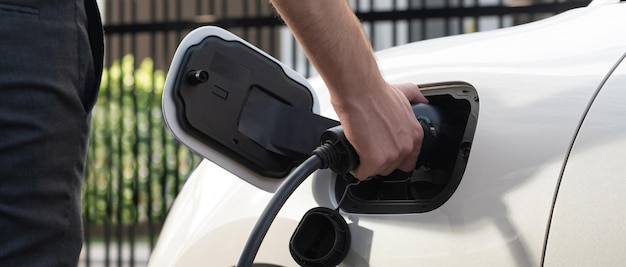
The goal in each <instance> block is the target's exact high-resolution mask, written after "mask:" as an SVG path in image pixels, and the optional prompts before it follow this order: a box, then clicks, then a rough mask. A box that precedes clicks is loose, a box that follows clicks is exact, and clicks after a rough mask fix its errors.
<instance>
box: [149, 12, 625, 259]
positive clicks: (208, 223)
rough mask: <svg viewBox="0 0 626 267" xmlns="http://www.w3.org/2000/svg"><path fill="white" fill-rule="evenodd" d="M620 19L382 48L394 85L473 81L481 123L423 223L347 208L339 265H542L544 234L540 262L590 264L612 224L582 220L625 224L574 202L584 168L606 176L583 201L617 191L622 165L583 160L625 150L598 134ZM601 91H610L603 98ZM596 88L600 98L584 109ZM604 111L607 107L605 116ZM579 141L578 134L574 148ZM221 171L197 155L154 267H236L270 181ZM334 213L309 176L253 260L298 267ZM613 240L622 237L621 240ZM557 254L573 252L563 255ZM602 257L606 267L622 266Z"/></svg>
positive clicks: (575, 16) (573, 15)
mask: <svg viewBox="0 0 626 267" xmlns="http://www.w3.org/2000/svg"><path fill="white" fill-rule="evenodd" d="M625 14H626V5H625V4H606V5H594V6H593V7H587V8H581V9H576V10H572V11H568V12H565V13H564V14H561V15H558V16H555V17H552V18H549V19H545V20H542V21H539V22H535V23H530V24H527V25H522V26H518V27H512V28H508V29H502V30H496V31H491V32H484V33H475V34H468V35H463V36H456V37H446V38H441V39H436V40H430V41H424V42H418V43H414V44H409V45H404V46H400V47H397V48H393V49H389V50H386V51H383V52H380V53H378V54H377V57H378V59H379V65H380V67H381V69H382V71H383V73H384V75H385V78H386V79H388V80H389V81H391V82H397V83H401V82H412V83H417V84H425V83H434V82H443V81H463V82H467V83H469V84H471V85H472V86H474V87H475V88H476V91H477V92H478V95H479V98H480V100H479V101H480V111H479V116H478V125H477V128H476V132H475V136H474V143H473V145H472V151H471V154H470V158H469V162H468V164H467V168H466V171H465V174H464V177H463V180H462V181H461V184H460V185H459V187H458V188H457V190H456V192H455V193H454V195H453V196H452V198H451V199H450V200H448V201H447V202H446V203H445V204H444V205H443V206H441V207H440V208H438V209H436V210H434V211H431V212H427V213H419V214H399V215H364V214H346V213H344V217H345V218H346V219H347V221H348V223H349V224H350V229H351V232H352V236H353V239H352V247H351V250H350V253H349V254H348V257H347V258H346V259H345V260H344V262H343V263H342V265H341V266H450V265H462V266H538V265H542V263H543V257H544V244H545V243H546V236H547V235H548V225H550V226H551V227H550V228H549V230H550V233H549V237H550V239H549V240H548V243H547V244H548V246H547V248H548V249H547V250H545V253H546V255H545V258H546V265H549V266H552V265H557V266H563V265H568V266H569V264H568V263H571V261H570V259H569V258H568V257H571V256H572V255H578V256H579V258H581V259H586V260H591V263H593V259H595V258H594V255H595V254H594V253H600V251H597V250H594V249H589V247H588V246H587V244H590V246H592V244H597V243H598V242H599V241H597V240H596V243H593V242H591V243H586V242H588V241H589V240H587V239H586V238H591V239H594V238H600V237H611V236H614V232H613V231H615V230H616V229H617V226H618V225H615V224H608V223H606V222H605V224H604V225H605V226H607V227H608V228H605V230H606V231H605V232H601V231H594V230H597V229H593V228H590V227H589V225H590V224H595V223H602V222H604V220H603V217H602V216H608V218H611V220H613V221H617V222H620V221H623V219H625V218H626V215H625V214H623V213H614V214H613V213H611V210H612V209H613V206H609V207H604V208H602V209H601V210H598V209H596V208H597V207H602V204H603V203H615V202H619V200H623V198H619V197H617V196H615V195H614V194H610V195H609V194H607V195H604V197H605V198H607V199H602V198H598V199H596V200H595V201H581V200H580V199H578V198H577V196H578V195H579V194H584V193H586V192H587V191H586V190H587V189H588V188H589V187H592V186H594V185H596V184H592V185H590V184H589V183H588V180H585V179H589V176H588V175H583V174H584V173H585V172H581V169H582V170H587V171H594V170H595V171H596V172H594V173H593V174H589V175H593V176H594V177H607V181H609V182H607V183H606V184H603V185H604V187H602V186H599V187H598V188H596V189H595V190H593V191H592V192H590V194H592V195H593V196H602V192H603V191H602V189H603V188H604V189H606V190H609V189H612V188H614V187H619V186H621V187H624V184H623V183H617V184H616V183H611V182H610V181H616V180H618V178H619V174H621V173H624V172H623V171H621V172H619V170H623V168H624V167H623V165H624V164H621V166H620V164H618V163H616V161H602V163H603V164H608V167H606V168H602V167H598V166H597V165H594V164H593V163H592V159H593V158H596V157H610V158H613V159H615V158H622V159H623V158H624V152H623V151H624V150H623V149H622V150H621V151H620V150H612V147H613V145H614V144H620V145H621V147H624V128H623V127H624V126H623V124H621V125H620V124H616V125H609V126H610V127H607V128H608V130H607V131H604V132H603V131H602V129H604V128H603V124H602V122H603V118H612V119H611V121H615V120H619V116H617V117H616V116H615V115H614V116H612V117H605V116H606V115H607V114H608V113H611V111H613V112H618V114H624V108H623V107H619V105H618V103H623V101H621V102H619V101H618V102H615V99H624V96H625V92H624V90H623V88H624V86H623V84H624V79H623V76H624V73H623V72H624V71H623V69H624V67H621V68H618V69H617V71H616V74H617V75H618V76H617V78H613V79H609V80H608V81H607V83H606V85H605V84H604V81H605V80H606V79H607V77H608V75H609V74H611V73H612V70H613V69H614V68H615V66H616V65H617V64H618V63H619V62H620V60H621V58H622V56H623V55H624V54H625V53H626V31H623V30H621V29H619V28H620V27H617V25H626V16H625ZM622 66H623V65H622ZM310 83H311V84H312V86H313V88H314V89H315V92H316V94H317V97H318V99H319V106H320V111H321V114H322V115H324V116H327V117H330V118H335V119H336V114H335V113H334V111H333V110H332V107H331V106H330V101H329V96H328V92H327V91H326V89H325V87H324V84H323V82H322V81H321V79H319V78H313V79H311V80H310ZM603 85H604V86H605V87H604V88H606V89H607V93H606V94H609V95H611V96H604V91H603V90H600V91H599V89H600V88H603V87H602V86H603ZM609 89H610V90H609ZM598 91H599V92H600V93H599V95H598V96H599V97H598V98H597V100H596V101H598V103H595V104H594V105H592V106H591V109H590V110H589V113H588V114H587V108H588V106H589V105H590V104H591V101H592V100H594V96H595V95H596V93H597V92H598ZM603 102H609V103H608V104H604V103H603ZM596 106H597V107H598V108H596ZM605 106H608V107H606V108H608V109H609V110H602V107H605ZM622 106H623V105H622ZM611 107H613V109H610V108H611ZM585 115H587V117H585ZM583 118H589V121H585V123H584V124H583V126H587V125H588V124H593V123H594V122H595V123H596V124H597V123H600V126H589V127H583V128H581V131H580V132H578V129H579V126H580V125H581V121H582V120H583ZM622 123H623V122H622ZM577 133H579V135H578V138H579V139H576V142H574V139H575V138H576V136H577V135H576V134H577ZM602 134H604V136H605V137H604V138H603V140H605V141H606V142H600V143H599V144H597V145H596V143H594V138H595V136H596V135H602ZM572 143H574V146H572ZM570 150H571V153H570ZM568 156H570V160H566V159H568ZM565 164H567V165H565ZM613 167H615V168H616V170H618V172H616V173H614V174H613V175H611V173H610V172H611V171H608V170H609V169H612V168H613ZM563 170H564V171H563ZM231 171H232V170H231ZM231 171H228V170H225V169H223V168H222V167H220V166H218V165H216V164H214V163H212V162H210V161H207V160H205V161H203V162H202V163H201V164H200V165H199V166H198V168H197V169H196V170H195V171H194V173H193V174H192V175H191V176H190V177H189V179H188V181H187V183H186V184H185V186H184V188H183V190H182V192H181V193H180V195H179V197H178V198H177V200H176V202H175V204H174V206H173V207H172V209H171V212H170V213H169V216H168V220H167V222H166V225H165V226H164V229H163V231H162V233H161V236H160V239H159V243H158V246H157V248H156V250H155V251H154V253H153V255H152V258H151V260H150V266H232V265H234V263H236V262H237V257H238V256H239V253H240V252H241V248H243V244H244V243H245V240H246V238H247V235H248V233H249V231H250V229H251V228H252V226H253V225H254V222H255V220H256V219H257V217H258V216H259V214H260V213H261V211H262V210H263V208H264V206H265V204H266V203H267V202H268V201H269V199H270V198H271V196H272V195H271V193H269V192H267V191H266V190H261V189H259V187H257V186H255V179H258V183H259V184H267V181H263V179H267V178H262V177H261V178H259V177H246V178H247V179H246V180H247V181H248V182H245V181H243V180H242V179H240V178H239V177H237V176H235V175H234V174H232V172H231ZM239 173H240V174H241V173H245V172H239ZM586 173H588V172H586ZM561 176H563V179H562V180H561ZM596 179H598V178H596ZM622 180H623V179H622ZM585 181H587V183H585ZM559 185H560V187H559ZM559 188H560V189H561V192H559V195H558V197H557V198H556V199H557V202H556V205H555V207H554V209H555V214H554V217H553V221H552V224H549V223H550V219H551V218H552V217H551V214H552V210H553V203H554V201H553V200H554V199H555V193H556V192H557V189H559ZM577 201H578V202H577ZM574 203H576V204H574ZM623 203H624V201H621V203H620V205H622V206H623V205H624V204H623ZM336 205H337V200H336V199H335V197H334V176H333V174H332V173H331V172H330V171H328V170H320V171H318V172H316V173H315V174H314V175H312V177H311V178H310V179H308V180H306V181H305V182H304V183H303V184H302V185H301V186H300V188H299V189H298V190H297V191H296V192H295V193H294V194H293V195H292V197H291V198H290V199H289V200H288V201H287V203H286V204H285V206H284V207H283V209H282V210H281V212H280V213H279V215H278V217H277V218H276V220H275V221H274V224H273V225H272V227H271V229H270V232H268V234H267V235H266V238H265V240H264V243H263V245H262V246H261V250H260V251H259V253H258V256H257V258H256V259H257V260H256V262H259V263H271V264H275V265H279V266H294V265H296V264H295V262H294V261H293V260H292V259H291V257H290V255H289V251H288V248H287V244H288V242H289V238H290V236H291V234H292V233H293V230H294V228H295V226H296V225H297V223H298V221H299V220H300V218H301V216H302V215H303V214H304V213H305V212H306V211H307V210H308V209H310V208H313V207H317V206H326V207H335V206H336ZM579 205H582V206H580V207H586V208H584V210H585V211H586V212H587V213H586V214H589V216H584V218H585V220H584V221H581V220H570V219H569V218H571V216H572V214H575V215H578V216H583V215H584V214H585V213H577V209H578V208H577V207H579ZM618 207H621V206H618ZM622 210H623V208H622ZM594 211H597V213H594ZM609 215H612V216H609ZM574 218H579V217H574ZM581 225H586V226H587V227H585V228H584V229H585V233H587V234H590V235H584V236H582V237H572V234H570V233H571V232H572V231H574V232H576V231H577V230H578V229H580V227H581ZM620 234H621V235H617V236H619V237H623V234H624V233H623V231H622V232H620ZM608 240H612V241H613V242H618V241H619V240H620V239H616V238H608ZM566 245H567V246H570V247H572V248H571V249H567V250H564V249H561V247H563V246H566ZM604 247H607V246H604ZM607 253H608V252H607ZM621 254H623V253H621ZM605 259H607V261H609V262H607V263H615V260H619V259H620V257H618V256H615V257H612V258H611V257H607V258H605ZM621 260H623V259H621ZM622 262H623V261H622Z"/></svg>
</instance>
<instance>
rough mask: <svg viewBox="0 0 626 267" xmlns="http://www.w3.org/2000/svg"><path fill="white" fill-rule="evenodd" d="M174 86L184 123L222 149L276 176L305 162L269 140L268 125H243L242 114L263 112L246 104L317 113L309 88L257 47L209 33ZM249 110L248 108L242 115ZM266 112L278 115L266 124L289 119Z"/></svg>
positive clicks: (196, 135) (186, 58)
mask: <svg viewBox="0 0 626 267" xmlns="http://www.w3.org/2000/svg"><path fill="white" fill-rule="evenodd" d="M174 88H175V89H174V91H173V95H172V98H173V100H174V102H175V103H176V108H177V112H176V114H177V117H178V118H177V120H178V121H179V123H180V127H181V128H182V129H183V130H184V131H185V132H187V133H189V134H190V135H192V136H194V138H197V139H198V140H201V142H202V143H205V144H206V145H207V146H210V147H212V148H213V149H215V150H217V151H219V153H221V154H223V155H226V156H228V157H230V158H232V159H234V160H235V161H237V162H239V163H241V164H243V165H245V166H246V167H248V168H250V169H251V170H253V171H255V172H257V173H259V174H261V175H263V176H265V177H273V178H282V177H285V176H286V175H287V174H288V173H289V171H290V170H291V168H293V167H294V166H296V165H297V164H298V163H299V162H300V161H301V160H302V157H301V156H299V155H296V154H294V153H289V152H293V151H292V150H294V148H292V147H291V146H289V144H287V145H285V144H282V145H283V146H284V147H282V148H281V147H276V145H279V146H280V145H281V144H272V143H271V142H270V141H267V140H269V139H267V138H265V136H272V131H271V130H269V131H268V129H269V128H267V127H266V128H264V130H265V131H264V132H261V133H260V132H259V131H258V127H256V128H255V127H254V125H252V126H251V124H249V122H250V121H249V120H245V121H244V124H243V128H242V129H240V123H241V122H240V119H241V118H242V115H246V114H248V115H249V114H251V113H254V112H256V111H258V110H265V109H258V108H257V109H255V108H254V107H247V108H246V106H247V105H252V104H254V105H256V107H259V106H268V107H278V108H283V109H284V108H287V109H290V110H297V111H298V112H300V113H301V114H307V115H309V114H313V113H312V108H313V101H314V99H313V95H312V93H311V92H310V91H309V89H308V88H307V87H306V86H304V85H303V84H301V83H299V82H297V81H295V80H294V79H292V78H291V77H289V76H288V75H286V74H285V71H284V70H283V69H282V68H281V66H280V65H279V64H278V63H277V62H275V61H273V60H272V59H270V58H268V57H267V56H266V55H262V54H260V53H259V51H256V50H255V49H253V48H251V47H250V46H248V45H246V44H244V43H242V42H239V41H230V40H224V39H222V38H220V37H218V36H209V37H206V38H205V39H203V40H202V41H201V42H199V43H198V44H196V45H194V46H192V47H190V48H189V49H187V51H186V52H185V55H184V58H183V62H182V64H181V67H180V69H179V71H178V74H177V79H176V85H175V86H174ZM252 100H254V101H252ZM250 110H251V111H250ZM245 111H249V112H248V113H245V114H242V112H245ZM268 112H270V113H266V114H271V115H272V116H274V115H276V116H278V117H276V116H275V117H269V118H268V117H267V116H265V118H266V120H265V122H267V120H274V121H281V120H283V121H286V119H283V118H282V117H280V116H282V113H284V112H283V111H278V112H271V110H270V111H268ZM292 113H295V112H292ZM313 115H315V114H313ZM244 119H246V117H244ZM253 133H254V134H253ZM259 133H260V134H259ZM251 135H252V136H251ZM315 140H317V138H316V139H315ZM274 148H275V149H274ZM278 150H280V151H278ZM295 150H296V151H297V148H295ZM311 150H312V149H311Z"/></svg>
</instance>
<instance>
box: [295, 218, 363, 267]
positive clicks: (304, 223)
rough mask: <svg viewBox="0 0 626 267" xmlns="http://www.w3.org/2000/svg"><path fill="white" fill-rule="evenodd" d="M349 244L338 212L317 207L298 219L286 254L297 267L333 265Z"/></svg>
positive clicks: (345, 228) (338, 261)
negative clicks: (289, 255) (288, 254)
mask: <svg viewBox="0 0 626 267" xmlns="http://www.w3.org/2000/svg"><path fill="white" fill-rule="evenodd" d="M350 244H351V236H350V228H348V224H347V223H346V221H345V220H344V219H343V217H342V216H341V215H340V214H339V212H337V211H336V210H333V209H329V208H325V207H317V208H313V209H311V210H309V211H307V213H305V214H304V216H303V217H302V220H301V221H300V223H299V224H298V227H297V228H296V231H295V232H294V233H293V235H292V236H291V240H290V241H289V252H291V257H293V259H294V260H295V261H296V262H297V263H298V264H299V265H300V266H337V265H338V264H339V263H341V261H343V259H345V257H346V255H347V254H348V251H349V250H350Z"/></svg>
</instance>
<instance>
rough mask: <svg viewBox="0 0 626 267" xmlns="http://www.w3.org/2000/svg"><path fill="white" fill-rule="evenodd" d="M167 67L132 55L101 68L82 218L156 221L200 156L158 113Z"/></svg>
mask: <svg viewBox="0 0 626 267" xmlns="http://www.w3.org/2000/svg"><path fill="white" fill-rule="evenodd" d="M164 84H165V73H164V72H163V71H161V70H155V69H154V64H153V61H152V60H151V59H149V58H146V59H144V60H143V61H142V62H141V63H140V64H138V65H137V64H136V63H135V60H134V58H133V56H132V55H127V56H125V57H124V58H122V59H121V60H117V61H115V62H112V64H111V65H110V67H109V68H106V69H105V70H104V71H103V75H102V84H101V87H100V95H99V98H98V102H97V103H96V106H95V107H94V109H93V113H92V133H91V140H90V144H89V153H88V160H87V170H86V173H85V174H86V178H85V182H84V186H83V214H84V218H85V223H91V224H96V225H98V224H131V223H142V222H146V221H160V220H162V219H163V218H164V217H165V214H166V212H167V208H169V206H170V205H171V203H172V201H173V199H174V197H175V196H176V194H177V193H178V190H179V189H180V186H181V185H182V182H183V180H184V179H185V178H186V176H187V174H188V173H189V172H190V171H191V169H192V168H193V167H194V166H195V165H196V163H197V161H198V159H197V158H196V157H195V156H194V155H193V154H192V153H191V152H190V151H189V150H187V149H186V148H185V147H184V146H181V145H179V144H178V143H177V142H176V141H175V140H174V139H173V137H172V136H171V134H170V133H169V132H168V130H167V129H166V127H165V123H164V120H163V117H162V113H161V95H162V92H163V86H164Z"/></svg>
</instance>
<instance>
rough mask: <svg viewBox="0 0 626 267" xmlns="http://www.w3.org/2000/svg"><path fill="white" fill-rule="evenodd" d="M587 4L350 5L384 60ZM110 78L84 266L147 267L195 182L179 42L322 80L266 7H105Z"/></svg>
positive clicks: (99, 109)
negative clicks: (174, 125)
mask: <svg viewBox="0 0 626 267" xmlns="http://www.w3.org/2000/svg"><path fill="white" fill-rule="evenodd" d="M589 2H590V1H588V0H568V1H565V0H562V1H556V0H551V1H547V0H543V1H537V0H507V1H505V0H456V1H452V0H389V1H373V0H351V1H350V3H351V4H352V6H353V7H354V10H355V11H356V13H357V15H358V17H359V18H360V19H361V20H362V22H363V26H364V28H365V30H366V33H367V34H368V35H369V36H370V39H371V40H372V43H373V46H374V48H375V49H376V50H379V49H383V48H386V47H390V46H395V45H399V44H402V43H408V42H414V41H418V40H423V39H429V38H434V37H440V36H447V35H454V34H462V33H467V32H474V31H481V30H489V29H496V28H502V27H509V26H513V25H516V24H520V23H526V22H529V21H533V20H537V19H541V18H545V17H548V16H551V15H553V14H556V13H560V12H562V11H565V10H568V9H571V8H575V7H580V6H585V5H587V4H588V3H589ZM103 3H104V5H103V6H101V9H102V11H103V18H104V22H105V33H106V56H105V65H106V66H105V72H104V74H103V80H102V87H101V92H100V96H99V100H98V103H97V105H96V107H95V109H94V111H93V130H92V137H91V143H90V150H89V155H88V169H87V172H86V178H85V183H84V190H83V192H84V194H83V211H84V225H85V245H84V248H83V254H82V258H81V262H80V264H81V265H82V266H144V265H146V263H147V260H148V256H149V254H150V252H151V251H152V249H153V248H154V245H155V243H156V240H157V238H158V234H159V231H160V229H161V226H162V224H163V221H164V219H165V216H166V214H167V210H168V208H169V207H170V205H171V204H172V202H173V201H174V198H175V196H176V194H177V193H178V191H179V190H180V188H181V186H182V184H183V183H184V180H185V178H186V176H187V175H188V173H189V172H190V171H191V170H192V169H193V168H194V166H195V165H196V164H197V163H198V162H199V160H200V159H199V158H198V157H196V156H194V155H193V154H192V153H191V152H190V151H189V150H187V149H186V148H185V147H183V146H181V145H179V144H178V143H177V142H176V141H175V140H174V139H173V138H172V136H171V135H170V134H169V132H168V131H167V129H166V127H165V126H164V122H163V118H162V115H161V92H162V89H163V84H164V80H165V75H166V71H167V69H168V67H169V63H170V60H171V58H172V57H173V54H174V51H175V49H176V47H177V45H178V43H179V42H180V40H181V39H182V38H183V37H184V36H185V35H186V34H187V33H188V32H189V31H190V30H192V29H194V28H196V27H199V26H204V25H217V26H221V27H224V28H227V29H229V30H230V31H232V32H234V33H235V34H238V35H239V36H241V37H243V38H244V39H246V40H248V41H250V42H251V43H253V44H255V45H257V46H258V47H259V48H261V49H262V50H264V51H266V52H268V53H270V54H272V55H274V56H275V57H277V58H279V59H281V60H282V61H284V62H285V63H286V64H288V65H291V66H292V67H293V68H294V69H296V70H297V71H300V72H301V73H303V74H304V75H305V76H309V75H311V74H313V73H314V70H313V69H312V67H311V65H310V64H309V63H308V62H307V61H306V58H305V57H304V56H303V54H302V52H301V50H300V49H299V47H298V45H297V44H296V42H295V41H294V40H293V39H292V38H291V37H290V35H289V32H288V31H287V30H286V29H285V27H283V26H282V22H281V21H280V19H279V18H277V16H276V15H275V14H274V13H273V12H272V8H271V6H270V5H269V4H268V2H267V0H251V1H246V0H235V1H233V0H230V1H226V0H222V1H216V0H184V1H180V0H105V1H103Z"/></svg>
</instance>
